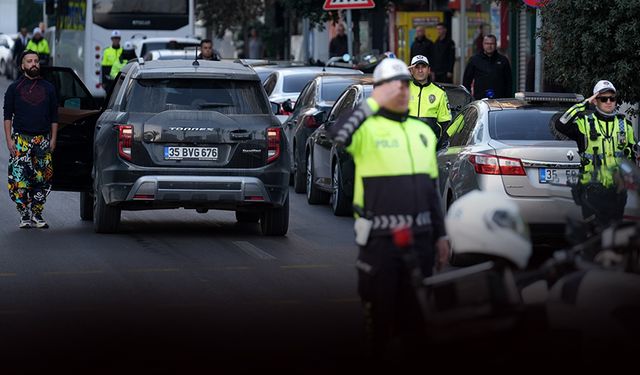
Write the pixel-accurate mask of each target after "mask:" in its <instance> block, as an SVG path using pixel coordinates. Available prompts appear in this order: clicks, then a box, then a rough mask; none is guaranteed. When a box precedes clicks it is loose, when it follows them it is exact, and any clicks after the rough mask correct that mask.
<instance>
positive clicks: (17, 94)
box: [4, 50, 58, 228]
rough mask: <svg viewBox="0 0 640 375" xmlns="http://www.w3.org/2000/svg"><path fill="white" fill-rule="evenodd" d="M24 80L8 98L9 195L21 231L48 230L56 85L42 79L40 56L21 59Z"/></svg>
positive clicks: (33, 54)
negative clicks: (44, 214) (46, 216)
mask: <svg viewBox="0 0 640 375" xmlns="http://www.w3.org/2000/svg"><path fill="white" fill-rule="evenodd" d="M20 61H22V64H21V68H22V71H23V72H24V75H22V77H20V78H18V79H17V80H15V81H14V82H13V83H12V84H11V85H10V86H9V88H7V91H6V93H5V95H4V134H5V137H6V140H7V148H8V149H9V154H10V158H9V183H8V187H9V195H10V196H11V199H12V200H13V201H14V202H15V203H16V208H17V209H18V213H19V214H20V225H19V226H20V228H30V227H32V226H33V227H36V228H48V227H49V225H48V224H47V222H46V221H45V220H44V219H43V218H42V211H43V210H44V204H45V201H46V198H47V194H48V193H49V190H50V187H51V184H50V181H51V176H52V175H53V168H52V166H51V153H52V152H53V151H54V150H55V148H56V138H57V133H58V100H57V98H56V90H55V88H54V87H53V85H52V84H51V83H49V82H47V81H45V80H44V79H42V77H40V60H39V58H38V53H36V52H35V51H31V50H26V51H24V52H23V53H22V56H21V58H20Z"/></svg>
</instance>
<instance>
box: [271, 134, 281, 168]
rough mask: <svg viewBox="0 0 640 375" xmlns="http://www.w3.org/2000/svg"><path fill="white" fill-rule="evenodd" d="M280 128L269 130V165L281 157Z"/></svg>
mask: <svg viewBox="0 0 640 375" xmlns="http://www.w3.org/2000/svg"><path fill="white" fill-rule="evenodd" d="M281 130H282V129H280V128H269V129H267V163H271V162H273V161H274V160H276V159H277V158H278V157H279V156H280V134H281Z"/></svg>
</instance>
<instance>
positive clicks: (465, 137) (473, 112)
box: [451, 107, 478, 147]
mask: <svg viewBox="0 0 640 375" xmlns="http://www.w3.org/2000/svg"><path fill="white" fill-rule="evenodd" d="M477 120H478V110H477V109H476V108H475V107H469V108H467V109H466V110H465V111H464V112H463V113H462V114H460V116H458V117H456V120H455V123H458V121H464V124H463V125H462V129H461V130H460V131H459V132H457V133H456V134H455V135H454V136H453V137H452V138H451V146H452V147H455V146H465V145H466V144H468V143H469V139H470V138H471V137H470V135H471V133H472V131H473V129H474V128H475V125H476V121H477ZM452 126H453V125H452Z"/></svg>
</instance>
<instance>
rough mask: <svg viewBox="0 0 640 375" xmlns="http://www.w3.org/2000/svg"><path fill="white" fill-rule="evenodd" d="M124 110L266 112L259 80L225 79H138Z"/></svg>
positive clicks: (152, 111)
mask: <svg viewBox="0 0 640 375" xmlns="http://www.w3.org/2000/svg"><path fill="white" fill-rule="evenodd" d="M134 82H135V83H134V84H133V86H132V88H131V89H130V91H129V93H128V94H127V100H126V104H125V111H128V112H151V113H160V112H163V111H167V110H203V111H216V112H220V113H222V114H225V115H257V114H263V115H264V114H269V113H270V108H269V106H268V105H267V100H266V98H265V97H264V94H263V93H262V88H261V87H260V82H259V81H243V80H226V79H137V80H135V81H134Z"/></svg>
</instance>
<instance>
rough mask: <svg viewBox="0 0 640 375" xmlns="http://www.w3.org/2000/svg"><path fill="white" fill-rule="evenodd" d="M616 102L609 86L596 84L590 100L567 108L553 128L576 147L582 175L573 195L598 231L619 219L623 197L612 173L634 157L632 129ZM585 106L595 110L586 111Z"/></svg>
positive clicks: (612, 88)
mask: <svg viewBox="0 0 640 375" xmlns="http://www.w3.org/2000/svg"><path fill="white" fill-rule="evenodd" d="M616 102H617V98H616V88H615V87H614V86H613V84H612V83H611V82H609V81H605V80H602V81H598V83H596V85H595V86H594V88H593V95H592V96H591V97H590V98H588V99H586V100H584V101H582V102H581V103H578V104H576V105H574V106H572V107H571V108H569V109H568V110H567V111H566V112H565V113H564V114H563V115H562V117H560V118H559V119H558V121H557V122H556V129H557V130H558V131H559V132H561V133H563V134H565V135H566V136H567V137H569V138H571V139H573V140H575V141H576V143H577V144H578V151H579V152H580V156H581V159H582V170H581V172H582V173H581V176H580V181H579V183H578V186H576V188H575V189H574V196H575V197H576V198H577V200H578V203H580V204H581V206H582V215H583V217H584V218H585V219H590V220H595V224H596V225H598V226H600V227H601V228H602V227H606V226H608V225H609V224H611V223H612V222H615V221H620V220H622V217H623V214H624V207H625V204H626V201H627V195H626V192H625V191H619V189H618V188H617V187H616V183H615V173H616V170H617V169H618V166H619V165H620V162H621V161H622V160H623V159H629V160H633V159H634V158H635V155H634V151H633V150H634V146H635V145H636V141H635V138H634V134H633V128H632V126H631V124H630V123H629V122H628V121H627V119H626V118H625V116H624V115H622V114H620V113H618V112H617V108H616ZM589 103H591V104H594V105H595V111H593V112H591V111H587V105H588V104H589Z"/></svg>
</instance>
